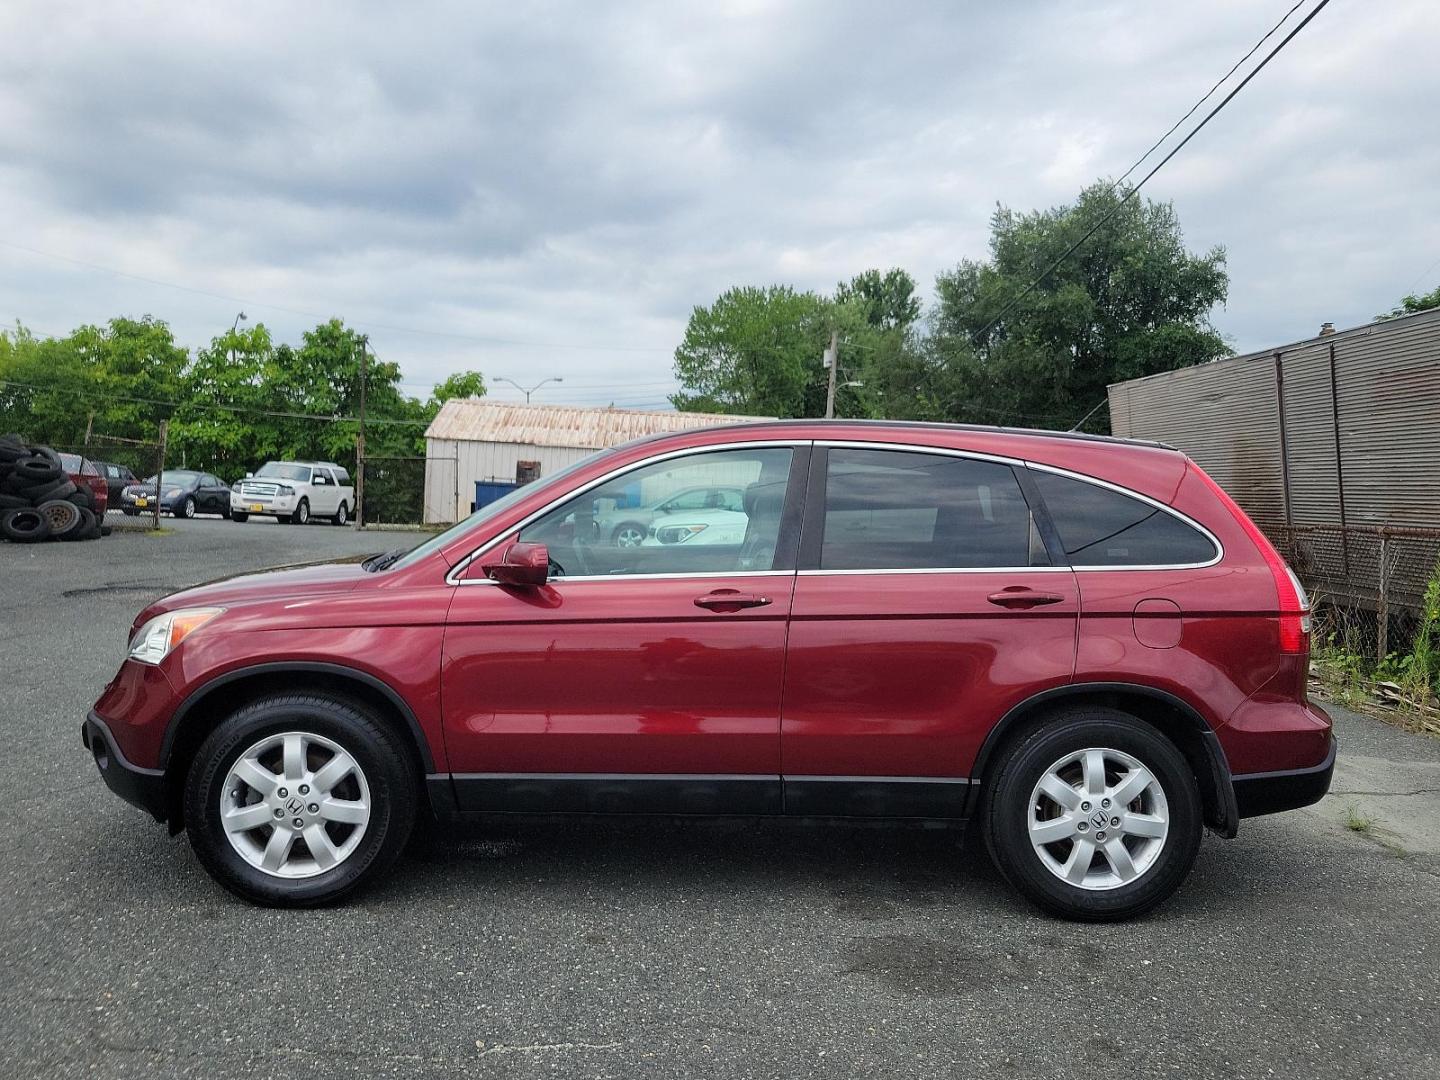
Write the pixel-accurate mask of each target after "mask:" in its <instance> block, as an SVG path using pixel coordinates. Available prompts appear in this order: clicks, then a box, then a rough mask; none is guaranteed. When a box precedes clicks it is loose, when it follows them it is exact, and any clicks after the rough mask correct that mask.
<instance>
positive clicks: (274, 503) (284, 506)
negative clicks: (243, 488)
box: [230, 491, 296, 514]
mask: <svg viewBox="0 0 1440 1080" xmlns="http://www.w3.org/2000/svg"><path fill="white" fill-rule="evenodd" d="M295 502H296V499H295V496H294V495H241V494H240V493H239V492H236V491H232V492H231V493H230V509H231V510H239V511H240V512H241V513H242V514H289V513H292V512H293V511H294V510H295ZM257 507H259V509H256V508H257Z"/></svg>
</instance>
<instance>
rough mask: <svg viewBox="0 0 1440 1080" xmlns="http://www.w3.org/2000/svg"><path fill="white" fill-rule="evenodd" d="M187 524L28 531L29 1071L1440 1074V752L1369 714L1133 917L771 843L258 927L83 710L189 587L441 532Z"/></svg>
mask: <svg viewBox="0 0 1440 1080" xmlns="http://www.w3.org/2000/svg"><path fill="white" fill-rule="evenodd" d="M166 524H167V527H169V528H170V529H171V530H173V531H172V532H171V533H169V534H168V535H161V536H149V535H145V534H141V533H128V532H127V533H122V532H119V531H117V532H116V534H115V535H114V536H111V537H110V538H108V539H106V540H103V541H99V542H97V543H88V544H45V545H40V546H36V547H17V546H14V545H0V725H3V731H4V737H5V744H6V747H7V751H6V753H5V754H4V755H3V756H0V835H3V836H4V838H5V840H4V846H3V849H0V897H3V903H0V1076H3V1077H32V1076H43V1077H75V1076H82V1075H83V1076H98V1077H108V1076H116V1077H120V1076H166V1077H180V1076H183V1077H219V1076H229V1077H245V1078H251V1077H254V1078H259V1077H272V1076H273V1077H293V1076H297V1075H304V1076H319V1077H325V1078H327V1080H328V1078H332V1077H374V1076H392V1075H393V1076H436V1077H462V1076H463V1077H489V1076H497V1077H528V1076H554V1075H561V1076H596V1077H624V1078H627V1080H628V1078H635V1077H651V1076H656V1077H661V1076H663V1077H692V1076H714V1077H794V1076H802V1075H809V1076H836V1077H853V1076H862V1075H863V1076H882V1077H890V1076H924V1077H934V1076H947V1077H948V1076H955V1077H962V1076H966V1077H968V1076H977V1075H981V1074H985V1075H994V1076H1000V1077H1009V1076H1015V1077H1031V1076H1035V1077H1077V1078H1079V1077H1086V1078H1090V1077H1094V1076H1097V1075H1099V1076H1105V1077H1107V1078H1111V1080H1115V1078H1121V1077H1132V1076H1134V1077H1141V1076H1144V1077H1155V1076H1167V1075H1174V1076H1184V1077H1210V1076H1214V1077H1263V1076H1270V1075H1277V1076H1294V1077H1344V1078H1347V1080H1354V1078H1358V1077H1427V1078H1428V1077H1435V1076H1437V1075H1440V1036H1437V1034H1436V1026H1435V1016H1436V1010H1437V1007H1440V976H1437V971H1440V950H1437V930H1440V833H1437V831H1436V830H1435V827H1434V826H1435V822H1436V821H1437V820H1440V743H1437V742H1435V741H1434V740H1428V741H1427V740H1423V739H1419V738H1416V737H1412V736H1407V735H1404V734H1402V733H1399V732H1397V731H1394V730H1393V729H1390V728H1387V727H1385V726H1384V725H1381V724H1379V723H1377V722H1375V721H1372V720H1368V719H1364V718H1360V717H1355V716H1351V715H1348V714H1343V713H1341V714H1340V715H1339V718H1338V719H1339V725H1340V732H1341V740H1342V741H1341V766H1340V771H1339V772H1338V773H1337V780H1336V785H1335V786H1336V788H1337V789H1338V790H1340V791H1342V792H1346V794H1341V795H1336V796H1332V797H1331V798H1330V799H1327V800H1326V802H1325V803H1324V804H1322V805H1321V806H1320V807H1318V808H1316V809H1315V810H1313V811H1302V812H1297V813H1292V814H1287V815H1283V816H1280V817H1276V818H1269V819H1260V820H1255V821H1249V822H1246V823H1245V824H1244V825H1243V826H1242V831H1241V835H1240V838H1239V839H1238V840H1235V841H1231V842H1226V841H1219V840H1215V839H1214V838H1213V837H1208V836H1207V838H1206V841H1205V843H1204V845H1203V847H1202V850H1201V853H1200V861H1199V863H1198V865H1197V867H1196V869H1195V873H1194V874H1193V876H1192V877H1191V879H1190V881H1189V883H1188V884H1187V886H1186V887H1185V888H1184V889H1183V890H1182V892H1181V893H1180V895H1179V896H1178V897H1176V898H1175V900H1173V901H1172V902H1171V903H1170V904H1169V905H1168V906H1166V907H1164V908H1163V909H1161V910H1160V911H1159V912H1158V913H1156V914H1155V915H1153V916H1152V917H1150V918H1148V919H1146V920H1144V921H1142V922H1139V923H1134V924H1130V925H1124V926H1102V927H1079V926H1074V925H1070V924H1067V923H1061V922H1057V921H1054V920H1051V919H1048V918H1046V917H1044V916H1041V915H1039V914H1037V913H1036V912H1034V911H1033V910H1031V909H1030V908H1029V907H1027V906H1025V905H1024V904H1023V903H1022V902H1021V901H1019V900H1017V899H1016V898H1015V897H1014V896H1013V895H1012V894H1011V893H1010V891H1009V890H1008V889H1007V888H1006V887H1005V886H1004V884H1003V883H1002V882H1001V881H1000V880H999V878H998V876H997V874H996V873H995V871H994V870H992V869H991V867H990V865H989V863H988V861H987V860H986V858H985V856H984V853H983V848H982V846H981V845H980V844H979V843H978V838H977V842H975V843H972V844H971V845H969V847H968V848H967V849H966V850H963V851H962V850H958V849H957V846H956V844H955V842H954V838H953V836H950V835H947V834H940V833H927V832H918V831H892V830H883V829H839V830H829V829H815V828H806V827H801V826H794V825H786V824H783V823H766V824H760V825H756V824H753V823H748V822H746V823H725V824H694V823H664V824H659V825H655V824H647V825H639V824H635V823H618V824H607V823H603V822H602V823H576V824H573V825H563V826H545V827H541V826H528V827H523V828H522V827H518V826H510V827H507V828H506V829H505V830H504V831H503V832H497V831H494V830H490V831H478V830H467V831H463V832H459V833H446V834H444V835H440V836H436V837H434V838H432V839H429V840H427V841H425V842H423V843H420V844H417V845H416V847H415V849H414V850H413V851H412V852H411V853H410V854H409V855H408V856H407V857H406V858H405V859H404V860H403V861H402V863H401V864H400V866H399V867H398V869H397V871H396V872H395V873H394V874H393V875H392V876H391V877H390V878H389V879H388V880H387V881H385V882H383V883H381V884H380V885H379V886H378V887H376V888H373V889H371V890H370V891H369V892H367V893H365V894H364V895H363V896H361V897H360V898H358V899H357V900H355V901H354V902H352V903H351V904H349V905H347V906H345V907H343V908H340V909H335V910H328V911H314V912H298V913H282V912H275V911H264V910H260V909H257V908H253V907H249V906H247V905H245V904H244V903H242V902H240V901H237V900H234V899H231V898H230V897H229V896H228V895H227V894H225V893H223V892H222V891H221V890H220V889H219V888H218V887H216V886H214V885H212V884H211V882H210V881H209V879H208V878H207V877H206V876H205V875H204V874H203V872H202V871H201V870H200V868H199V867H198V865H197V864H196V862H195V860H194V858H193V857H192V856H191V854H190V850H189V847H188V845H187V844H186V843H185V841H184V839H183V838H180V839H176V840H171V839H170V838H168V837H167V836H166V835H165V832H164V830H163V829H162V828H160V827H159V826H157V825H155V824H154V823H152V822H151V821H150V820H149V819H148V818H147V817H146V816H144V815H143V814H142V813H141V812H140V811H138V810H134V809H132V808H130V807H129V806H127V805H125V804H124V803H122V802H120V801H119V800H118V799H116V798H115V797H114V796H112V795H111V794H110V793H109V792H108V791H107V790H106V789H105V787H104V786H103V784H102V783H101V781H100V779H99V777H98V776H97V774H96V770H95V767H94V765H93V763H92V762H91V761H90V759H89V757H88V755H87V754H86V753H85V751H84V749H83V748H82V747H81V745H80V739H79V727H80V721H81V719H82V718H83V716H84V714H85V710H86V709H87V708H88V707H89V705H90V704H91V702H92V701H93V700H94V698H95V697H96V695H97V694H98V693H99V691H100V688H101V687H102V685H103V684H104V683H105V682H106V681H107V680H108V679H109V678H110V676H111V675H112V674H113V672H114V669H115V667H116V666H117V665H118V663H119V661H120V658H121V655H122V652H123V646H124V634H125V631H126V628H127V627H128V625H129V622H130V619H131V618H132V616H133V615H134V613H135V612H136V610H138V608H139V607H140V606H142V605H143V604H144V603H145V602H147V601H148V600H149V599H151V598H153V597H154V596H157V595H160V594H162V593H165V592H168V591H171V590H173V589H174V588H178V587H180V586H183V585H188V584H192V583H194V582H198V581H202V580H206V579H208V578H213V577H217V576H221V575H223V574H226V573H230V572H234V571H237V570H242V569H248V568H255V567H260V566H265V565H277V564H281V563H286V562H294V561H299V560H302V559H307V558H318V557H323V556H325V555H329V554H336V555H339V554H352V553H356V552H363V551H372V550H382V549H384V548H387V547H395V546H399V545H402V544H404V545H408V544H409V543H411V542H413V539H414V538H413V537H407V536H404V535H398V536H397V535H396V534H393V533H391V534H385V533H364V534H361V533H356V532H354V531H352V530H349V529H336V528H333V527H329V526H312V527H309V528H295V527H289V526H277V525H273V524H272V523H270V522H268V521H253V522H251V523H248V524H246V525H235V524H231V523H229V522H222V521H218V520H209V521H207V520H197V521H190V522H167V523H166ZM1337 712H1338V710H1337ZM1351 805H1354V806H1356V807H1358V808H1359V809H1358V810H1357V813H1361V814H1363V815H1364V816H1371V817H1373V818H1374V819H1375V820H1374V824H1373V825H1372V826H1371V827H1370V828H1368V829H1365V830H1363V831H1358V832H1357V831H1352V830H1349V829H1347V828H1346V827H1345V824H1344V819H1345V818H1346V816H1347V812H1346V811H1347V808H1348V807H1350V806H1351Z"/></svg>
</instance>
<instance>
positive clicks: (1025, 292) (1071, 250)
mask: <svg viewBox="0 0 1440 1080" xmlns="http://www.w3.org/2000/svg"><path fill="white" fill-rule="evenodd" d="M1329 3H1330V0H1320V2H1319V3H1318V4H1316V5H1315V7H1314V8H1313V9H1312V10H1311V12H1310V14H1309V15H1306V16H1305V18H1304V19H1302V20H1301V21H1300V23H1299V25H1298V26H1296V27H1295V29H1293V30H1291V31H1290V33H1288V34H1286V35H1285V38H1284V39H1283V40H1282V41H1281V42H1280V44H1278V45H1276V46H1275V48H1273V49H1271V50H1270V52H1269V53H1267V54H1266V56H1265V59H1263V60H1261V61H1260V63H1259V64H1257V65H1255V67H1254V68H1253V69H1251V71H1250V73H1249V74H1248V75H1246V76H1245V78H1243V79H1241V80H1240V83H1239V85H1237V86H1236V87H1235V89H1233V90H1231V91H1230V93H1228V94H1226V95H1225V97H1224V98H1223V99H1222V100H1221V102H1220V103H1219V104H1218V105H1216V106H1215V107H1214V108H1213V109H1211V110H1210V111H1209V112H1208V113H1206V114H1205V117H1204V119H1202V120H1201V121H1200V123H1198V124H1196V125H1195V126H1194V127H1193V128H1191V129H1190V133H1189V134H1188V135H1186V136H1185V138H1183V139H1181V140H1180V142H1179V143H1178V144H1177V145H1176V146H1175V148H1174V149H1172V150H1171V151H1170V152H1169V153H1168V154H1166V155H1165V156H1164V157H1163V158H1161V159H1160V161H1159V163H1158V164H1156V165H1155V167H1154V168H1152V169H1151V170H1150V171H1149V172H1148V173H1146V174H1145V175H1144V176H1143V177H1141V179H1140V182H1139V183H1137V184H1136V185H1135V186H1134V187H1132V188H1131V189H1130V190H1129V191H1127V192H1126V193H1125V195H1124V197H1122V198H1121V200H1120V201H1119V202H1118V203H1116V204H1115V206H1114V207H1112V208H1111V210H1110V211H1109V212H1108V213H1107V214H1105V215H1104V216H1103V217H1102V218H1101V219H1100V220H1099V221H1097V222H1096V223H1095V224H1094V225H1093V226H1092V227H1091V228H1090V230H1089V231H1088V232H1086V233H1085V235H1084V236H1082V237H1080V239H1079V240H1076V241H1075V243H1073V244H1071V245H1070V246H1069V247H1068V248H1066V249H1065V250H1064V251H1063V252H1062V253H1061V254H1060V257H1059V258H1058V259H1056V260H1055V261H1054V262H1052V263H1051V264H1050V265H1049V266H1048V267H1046V268H1045V270H1044V271H1042V272H1041V273H1040V274H1039V276H1037V277H1036V278H1035V279H1034V280H1033V281H1031V282H1030V284H1028V285H1026V286H1025V288H1023V289H1022V290H1020V292H1019V294H1018V295H1016V296H1015V297H1013V298H1012V299H1011V300H1010V301H1009V303H1007V304H1006V305H1005V306H1004V307H1002V308H1001V309H1000V312H999V314H997V315H996V316H995V317H994V318H993V319H991V320H990V321H989V322H988V323H986V324H985V325H984V326H983V327H981V328H980V330H979V332H977V333H976V334H974V335H972V337H971V340H972V341H975V342H977V343H978V342H979V341H980V339H982V338H983V337H984V336H985V335H986V334H988V333H989V332H990V331H991V330H993V329H994V328H995V326H996V325H997V324H998V323H999V322H1000V320H1001V319H1003V318H1004V317H1005V316H1006V315H1008V314H1009V313H1010V311H1011V310H1013V309H1014V307H1015V305H1016V304H1018V303H1020V301H1021V300H1024V299H1025V297H1027V296H1029V295H1030V294H1031V293H1032V292H1034V291H1035V290H1036V289H1037V288H1038V287H1039V286H1040V284H1041V282H1043V281H1044V280H1045V279H1046V278H1047V277H1049V276H1050V275H1051V274H1052V273H1054V271H1055V269H1056V268H1057V267H1058V266H1060V264H1061V263H1063V262H1064V261H1065V260H1066V259H1068V258H1069V257H1070V256H1071V255H1073V254H1075V252H1076V251H1078V250H1079V249H1080V247H1081V246H1082V245H1083V244H1084V243H1085V241H1087V240H1089V239H1090V238H1091V237H1092V236H1094V235H1095V234H1096V233H1097V232H1099V231H1100V230H1101V229H1102V228H1104V227H1105V225H1106V224H1108V223H1109V222H1110V220H1111V219H1112V218H1113V217H1114V216H1115V215H1116V214H1118V213H1119V212H1120V209H1121V207H1123V206H1124V205H1125V204H1126V203H1127V202H1129V201H1130V200H1131V199H1133V198H1135V196H1136V195H1138V194H1139V193H1140V189H1141V188H1143V187H1144V186H1145V185H1146V183H1147V182H1149V180H1150V178H1151V177H1152V176H1154V175H1155V174H1156V173H1158V172H1159V171H1160V170H1161V169H1163V168H1164V167H1165V166H1166V164H1167V163H1168V162H1169V161H1170V159H1171V158H1173V157H1174V156H1175V155H1176V154H1178V153H1179V152H1180V151H1181V150H1183V149H1185V146H1186V144H1187V143H1189V142H1190V140H1191V139H1193V138H1194V137H1195V136H1196V135H1198V134H1200V132H1201V131H1202V130H1204V128H1205V125H1206V124H1208V123H1210V121H1211V120H1213V119H1214V118H1215V117H1216V116H1217V115H1219V113H1220V110H1222V109H1224V108H1225V106H1226V105H1228V104H1230V102H1231V101H1232V100H1233V99H1234V97H1235V95H1236V94H1238V93H1240V91H1241V90H1244V89H1245V87H1246V86H1247V85H1249V83H1250V80H1251V79H1253V78H1255V76H1256V75H1259V74H1260V72H1262V71H1263V70H1265V65H1267V64H1268V63H1270V61H1271V60H1273V59H1275V57H1276V56H1277V55H1279V53H1280V50H1282V49H1283V48H1285V46H1286V45H1288V44H1290V42H1291V41H1293V40H1294V38H1295V36H1296V35H1297V34H1299V33H1300V31H1301V30H1304V29H1305V27H1307V26H1308V25H1310V20H1311V19H1313V18H1315V16H1316V15H1319V14H1320V12H1321V11H1323V10H1324V8H1325V6H1326V5H1327V4H1329ZM1292 10H1293V9H1292ZM1289 17H1290V15H1289V13H1287V14H1286V16H1285V18H1287V19H1288V18H1289ZM1281 22H1284V20H1283V19H1282V20H1281ZM1274 32H1275V31H1274V30H1273V29H1272V30H1271V31H1270V32H1269V33H1267V34H1266V35H1265V37H1266V38H1268V37H1269V36H1270V34H1273V33H1274ZM1264 40H1265V38H1261V41H1262V42H1263V41H1264ZM1252 52H1253V50H1252ZM1242 63H1243V61H1242ZM1237 66H1238V65H1237ZM1226 78H1229V76H1228V75H1227V76H1226ZM1221 81H1222V82H1223V81H1224V80H1223V79H1222V80H1221ZM1211 93H1214V91H1213V90H1212V91H1211ZM1205 96H1206V97H1209V96H1210V95H1209V94H1206V95H1205ZM1201 100H1202V101H1203V100H1204V98H1202V99H1201ZM1197 107H1198V106H1197ZM1192 111H1193V110H1192ZM1167 137H1168V135H1167ZM1163 141H1164V139H1162V140H1161V142H1163ZM1149 156H1150V151H1147V152H1146V153H1145V155H1144V157H1142V158H1141V159H1140V160H1141V161H1143V160H1144V159H1145V157H1149ZM1136 164H1139V162H1137V163H1136ZM1132 169H1133V166H1132ZM1118 183H1119V182H1118V181H1117V182H1116V184H1115V185H1112V186H1111V190H1112V191H1114V190H1115V189H1116V187H1117V186H1118Z"/></svg>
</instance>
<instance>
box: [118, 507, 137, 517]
mask: <svg viewBox="0 0 1440 1080" xmlns="http://www.w3.org/2000/svg"><path fill="white" fill-rule="evenodd" d="M120 512H121V513H122V514H124V515H125V516H126V517H138V516H139V515H140V511H139V510H136V509H135V508H134V507H131V506H122V507H121V508H120Z"/></svg>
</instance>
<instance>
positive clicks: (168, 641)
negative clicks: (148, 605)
mask: <svg viewBox="0 0 1440 1080" xmlns="http://www.w3.org/2000/svg"><path fill="white" fill-rule="evenodd" d="M224 610H225V609H224V608H218V607H207V608H180V609H178V610H176V611H167V612H165V614H163V615H156V616H155V618H153V619H151V620H150V621H149V622H147V623H146V624H145V625H144V626H142V627H140V629H139V630H137V631H136V632H135V636H134V637H133V638H131V639H130V659H132V660H139V661H140V662H141V663H142V664H158V663H160V661H161V660H164V659H165V657H167V656H169V655H170V653H171V652H172V651H174V649H175V648H176V647H177V646H178V645H179V644H180V642H182V641H184V640H185V639H186V638H187V637H189V636H190V635H191V634H193V633H194V632H195V631H196V630H199V629H200V627H202V626H204V625H205V624H206V623H207V622H209V621H210V620H211V619H213V618H215V616H216V615H219V614H220V613H221V612H222V611H224Z"/></svg>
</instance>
